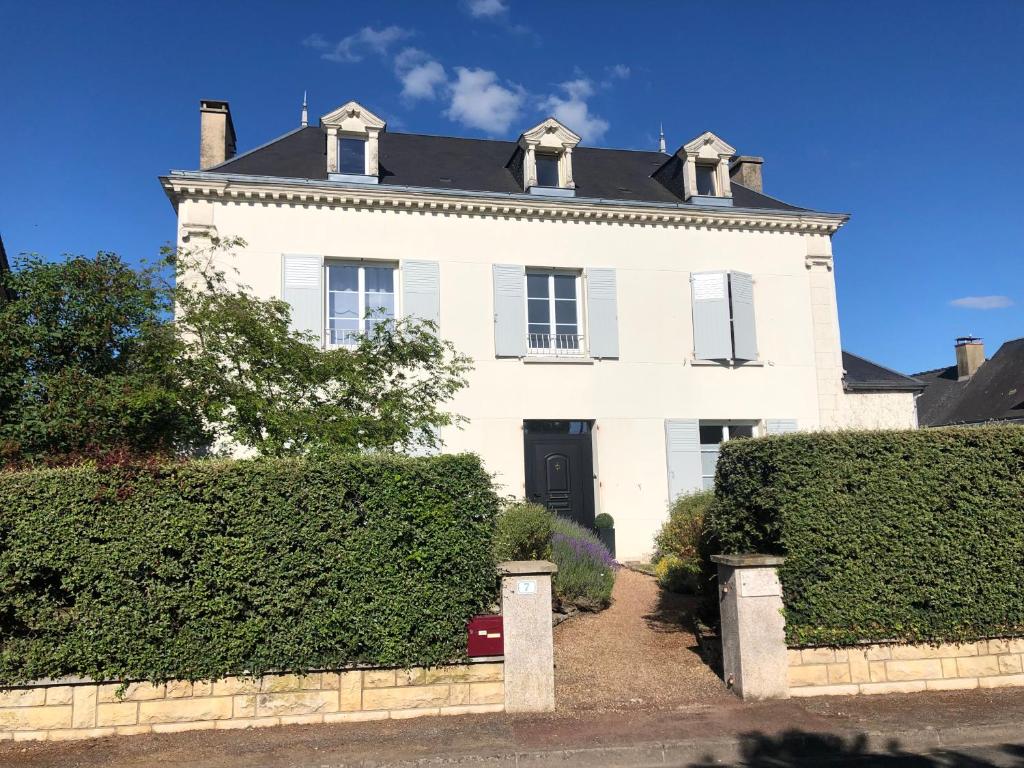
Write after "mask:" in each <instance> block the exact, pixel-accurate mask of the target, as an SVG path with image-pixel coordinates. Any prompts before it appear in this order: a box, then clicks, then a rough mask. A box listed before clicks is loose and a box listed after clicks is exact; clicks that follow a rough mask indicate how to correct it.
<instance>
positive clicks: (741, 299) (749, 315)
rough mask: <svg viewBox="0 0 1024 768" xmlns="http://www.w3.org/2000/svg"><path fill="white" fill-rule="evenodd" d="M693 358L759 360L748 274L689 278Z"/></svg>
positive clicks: (696, 274)
mask: <svg viewBox="0 0 1024 768" xmlns="http://www.w3.org/2000/svg"><path fill="white" fill-rule="evenodd" d="M690 298H691V306H692V310H693V356H694V358H696V359H697V360H716V361H749V360H757V329H756V327H755V322H754V279H753V277H751V275H749V274H747V273H746V272H694V273H693V274H692V275H691V276H690Z"/></svg>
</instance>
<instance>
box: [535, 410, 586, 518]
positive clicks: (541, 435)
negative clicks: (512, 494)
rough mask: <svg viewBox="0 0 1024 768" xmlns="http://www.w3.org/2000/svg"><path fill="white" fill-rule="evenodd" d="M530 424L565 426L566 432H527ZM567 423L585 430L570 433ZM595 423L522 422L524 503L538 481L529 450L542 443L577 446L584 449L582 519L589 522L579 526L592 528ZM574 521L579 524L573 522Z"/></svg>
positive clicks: (580, 420) (555, 420)
mask: <svg viewBox="0 0 1024 768" xmlns="http://www.w3.org/2000/svg"><path fill="white" fill-rule="evenodd" d="M531 422H533V423H538V422H544V423H548V424H551V423H565V424H566V425H567V430H566V431H565V432H555V431H552V432H530V430H529V429H528V426H527V425H528V424H530V423H531ZM570 422H585V423H586V424H587V425H588V427H587V431H586V432H584V433H583V434H570V433H569V432H568V425H569V423H570ZM593 433H594V420H593V419H523V464H524V473H523V475H524V480H525V483H524V486H523V487H524V491H525V494H524V495H525V496H526V498H527V501H532V499H530V497H529V493H530V488H531V486H533V485H534V483H535V482H537V481H538V480H539V478H537V477H536V469H535V466H534V462H533V460H532V457H531V456H530V448H531V447H533V446H536V445H543V444H545V443H550V444H553V445H555V444H559V443H565V442H574V443H579V444H581V445H582V447H583V449H584V450H583V451H582V454H583V466H582V467H581V474H582V476H583V478H582V479H583V499H582V500H581V501H582V504H583V512H584V513H585V518H586V519H587V520H589V524H587V523H580V525H583V526H584V527H590V528H593V527H594V517H595V516H596V514H597V508H596V505H595V499H594V485H595V483H596V481H597V476H596V475H595V473H594V440H593ZM574 522H580V521H579V520H575V521H574Z"/></svg>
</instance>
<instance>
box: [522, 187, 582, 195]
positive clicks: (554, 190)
mask: <svg viewBox="0 0 1024 768" xmlns="http://www.w3.org/2000/svg"><path fill="white" fill-rule="evenodd" d="M529 191H530V194H531V195H539V196H540V197H576V190H575V189H569V188H567V187H530V190H529Z"/></svg>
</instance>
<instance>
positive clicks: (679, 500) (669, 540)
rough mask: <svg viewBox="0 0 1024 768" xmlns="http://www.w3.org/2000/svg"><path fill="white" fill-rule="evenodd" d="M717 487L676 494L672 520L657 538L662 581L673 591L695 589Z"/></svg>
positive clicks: (658, 573) (660, 582) (671, 512)
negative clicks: (706, 524) (702, 541)
mask: <svg viewBox="0 0 1024 768" xmlns="http://www.w3.org/2000/svg"><path fill="white" fill-rule="evenodd" d="M714 499H715V494H714V492H713V491H697V492H696V493H691V494H686V495H683V496H678V497H676V499H675V501H673V502H672V504H671V506H669V510H668V520H666V521H665V522H664V524H662V526H661V530H660V531H658V535H657V536H656V537H655V539H654V545H655V548H656V553H655V558H654V564H655V572H656V574H657V576H658V583H659V584H660V585H661V586H662V587H663V588H665V589H667V590H669V591H670V592H685V593H688V594H689V593H692V592H694V591H695V590H696V588H697V579H698V575H699V574H700V572H701V551H700V546H701V536H702V534H703V531H704V518H705V516H706V515H707V511H708V507H710V506H711V503H712V502H713V501H714Z"/></svg>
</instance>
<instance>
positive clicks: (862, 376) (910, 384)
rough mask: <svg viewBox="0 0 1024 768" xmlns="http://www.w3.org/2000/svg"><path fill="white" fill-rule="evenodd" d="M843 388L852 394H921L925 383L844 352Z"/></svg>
mask: <svg viewBox="0 0 1024 768" xmlns="http://www.w3.org/2000/svg"><path fill="white" fill-rule="evenodd" d="M843 371H844V374H843V386H844V387H845V388H846V389H847V390H848V391H850V392H879V391H886V392H920V391H921V390H922V389H924V383H923V382H921V381H918V380H917V379H915V378H913V377H911V376H904V375H903V374H902V373H899V372H897V371H894V370H892V369H891V368H886V367H885V366H884V365H879V364H878V363H875V362H872V361H871V360H868V359H867V358H866V357H861V356H860V355H855V354H853V353H852V352H847V351H845V350H843Z"/></svg>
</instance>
